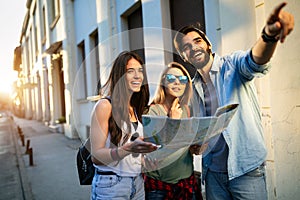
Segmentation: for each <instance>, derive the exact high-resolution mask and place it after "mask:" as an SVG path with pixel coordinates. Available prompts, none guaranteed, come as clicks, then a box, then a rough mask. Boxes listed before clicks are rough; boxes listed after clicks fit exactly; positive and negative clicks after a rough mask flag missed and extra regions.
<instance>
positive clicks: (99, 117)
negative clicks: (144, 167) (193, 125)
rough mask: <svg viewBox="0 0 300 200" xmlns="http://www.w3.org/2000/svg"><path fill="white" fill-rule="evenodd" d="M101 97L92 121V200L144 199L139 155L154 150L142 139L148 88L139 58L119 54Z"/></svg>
mask: <svg viewBox="0 0 300 200" xmlns="http://www.w3.org/2000/svg"><path fill="white" fill-rule="evenodd" d="M103 94H105V95H103ZM100 95H101V96H105V98H103V97H102V98H101V99H100V100H99V101H98V102H97V103H96V105H95V106H94V109H93V112H92V117H91V135H90V139H91V152H92V156H93V162H94V165H95V168H96V173H95V176H94V179H93V183H92V195H91V199H93V200H95V199H116V198H117V199H144V196H145V194H144V183H143V178H142V176H141V154H144V153H149V152H152V151H154V150H156V149H157V147H156V146H155V145H153V144H152V143H149V142H144V141H143V137H142V134H143V129H142V124H141V119H142V113H143V111H144V109H145V107H146V106H147V104H148V101H149V88H148V82H147V75H146V68H145V65H143V62H142V60H141V58H140V57H139V56H138V55H137V54H135V53H133V52H129V51H125V52H122V53H120V54H119V56H118V57H117V58H116V59H115V61H114V63H113V66H112V69H111V72H110V75H109V78H108V80H107V82H106V84H105V85H104V86H103V87H102V88H101V90H100Z"/></svg>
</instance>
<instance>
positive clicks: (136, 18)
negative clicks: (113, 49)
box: [127, 6, 145, 62]
mask: <svg viewBox="0 0 300 200" xmlns="http://www.w3.org/2000/svg"><path fill="white" fill-rule="evenodd" d="M127 19H128V30H129V45H130V50H131V51H134V52H136V53H137V54H138V55H139V56H141V58H142V59H143V61H144V62H145V54H144V33H143V29H142V28H143V14H142V7H141V6H139V7H138V8H137V9H136V10H135V11H133V12H132V13H131V14H130V15H128V17H127ZM130 30H131V31H130Z"/></svg>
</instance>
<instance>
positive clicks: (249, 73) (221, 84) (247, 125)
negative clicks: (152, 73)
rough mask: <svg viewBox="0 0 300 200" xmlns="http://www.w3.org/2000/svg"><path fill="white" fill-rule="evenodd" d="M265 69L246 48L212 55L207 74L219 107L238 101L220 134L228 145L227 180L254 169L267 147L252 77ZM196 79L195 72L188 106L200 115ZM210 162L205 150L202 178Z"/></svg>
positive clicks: (201, 92)
mask: <svg viewBox="0 0 300 200" xmlns="http://www.w3.org/2000/svg"><path fill="white" fill-rule="evenodd" d="M268 71H269V65H257V64H256V63H254V61H253V59H252V57H251V51H250V50H248V51H246V52H245V51H237V52H234V53H233V54H231V55H229V56H224V57H220V56H218V55H215V56H214V61H213V65H212V68H211V71H210V77H211V80H212V82H213V84H214V86H215V88H216V91H217V95H218V101H219V106H222V105H226V104H231V103H238V104H239V107H238V110H237V112H236V113H235V115H234V117H233V118H232V120H231V122H230V124H229V126H228V128H227V129H226V130H225V131H224V132H223V133H222V134H223V136H224V139H225V141H226V143H227V145H228V147H229V155H228V161H227V170H228V177H229V180H232V179H234V178H236V177H239V176H241V175H244V174H246V173H247V172H249V171H252V170H254V169H255V168H257V167H259V166H260V165H261V164H262V163H263V162H264V161H265V158H266V155H267V150H266V146H265V142H264V137H263V128H262V123H261V113H260V107H259V104H258V100H257V94H256V88H255V85H254V81H253V80H254V78H255V77H258V76H261V75H264V74H266V73H267V72H268ZM197 73H199V72H197ZM198 78H199V74H198V75H197V74H196V75H195V77H194V79H193V83H194V84H193V86H194V87H193V89H194V90H193V91H194V93H197V94H198V95H197V94H196V95H193V98H192V101H191V106H192V112H193V115H194V116H203V114H202V113H203V110H204V107H203V103H202V102H203V99H204V98H203V97H204V95H203V91H202V87H201V83H200V81H199V80H198ZM195 102H198V103H195ZM210 162H211V154H210V153H208V154H207V155H205V156H204V158H203V160H202V167H203V168H202V174H203V180H204V179H205V175H206V172H207V169H208V167H209V165H210Z"/></svg>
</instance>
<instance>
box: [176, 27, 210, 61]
mask: <svg viewBox="0 0 300 200" xmlns="http://www.w3.org/2000/svg"><path fill="white" fill-rule="evenodd" d="M192 31H195V32H197V33H199V35H200V36H201V37H202V38H203V40H204V41H205V42H206V44H207V45H208V46H209V47H210V50H211V47H212V45H211V43H210V41H209V39H208V38H207V36H206V35H205V33H204V32H203V31H202V30H201V26H200V24H199V23H196V24H190V25H187V26H184V27H182V28H181V29H179V31H177V33H176V35H175V37H174V41H173V42H174V46H175V49H176V50H177V53H178V54H179V55H180V56H181V58H182V59H183V60H186V59H185V56H184V55H183V52H182V46H181V45H182V44H181V42H182V38H183V37H184V36H185V35H186V34H188V33H189V32H192ZM209 53H211V52H209Z"/></svg>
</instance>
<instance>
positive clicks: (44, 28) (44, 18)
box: [41, 6, 46, 44]
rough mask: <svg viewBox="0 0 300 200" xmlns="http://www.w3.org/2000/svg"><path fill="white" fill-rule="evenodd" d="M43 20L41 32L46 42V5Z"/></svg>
mask: <svg viewBox="0 0 300 200" xmlns="http://www.w3.org/2000/svg"><path fill="white" fill-rule="evenodd" d="M42 14H43V16H42V17H43V20H42V23H43V24H42V26H41V27H42V29H41V31H42V33H41V38H42V44H45V42H46V11H45V6H43V13H42Z"/></svg>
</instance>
